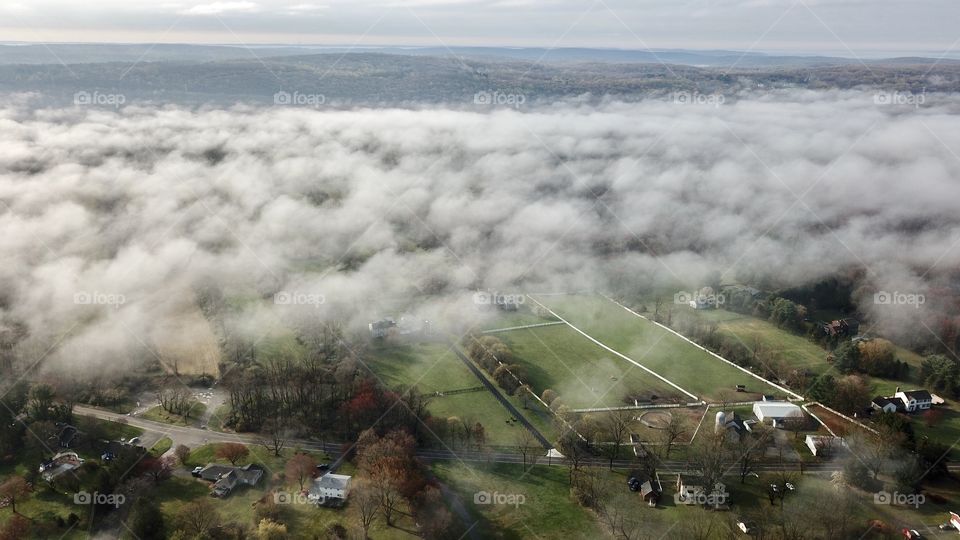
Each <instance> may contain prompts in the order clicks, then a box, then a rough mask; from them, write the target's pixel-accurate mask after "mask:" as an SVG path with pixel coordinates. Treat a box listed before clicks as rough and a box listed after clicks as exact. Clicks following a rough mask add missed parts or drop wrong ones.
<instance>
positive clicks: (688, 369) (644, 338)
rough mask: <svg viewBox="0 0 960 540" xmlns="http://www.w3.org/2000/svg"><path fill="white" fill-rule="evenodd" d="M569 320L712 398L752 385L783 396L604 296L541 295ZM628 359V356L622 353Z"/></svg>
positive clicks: (753, 394) (751, 388)
mask: <svg viewBox="0 0 960 540" xmlns="http://www.w3.org/2000/svg"><path fill="white" fill-rule="evenodd" d="M537 300H538V301H539V302H541V303H542V304H544V305H545V306H547V307H549V308H550V309H552V310H553V311H554V312H556V313H557V314H558V315H560V316H561V317H563V318H564V319H566V320H567V321H568V322H570V324H572V325H574V326H576V327H577V328H579V329H580V330H582V331H584V332H586V333H587V334H589V335H590V336H591V337H593V338H594V339H596V340H598V341H600V342H601V343H603V344H604V345H606V346H608V347H610V348H611V349H613V350H615V351H617V352H619V353H621V354H623V355H625V356H627V357H629V358H631V359H633V360H634V361H635V362H638V363H640V364H642V365H643V366H645V367H647V368H648V369H650V370H651V371H654V372H655V373H657V374H659V375H661V376H663V377H665V378H667V379H669V380H670V381H671V382H673V383H674V384H677V385H679V386H680V387H681V388H683V389H684V390H686V391H688V392H692V393H694V394H696V395H697V396H698V397H700V398H701V399H705V400H707V401H713V400H718V399H720V398H722V397H724V395H726V394H729V393H730V392H732V391H734V389H735V387H736V385H738V384H743V385H746V386H747V390H748V393H749V394H750V395H748V396H744V397H745V398H746V399H753V398H756V397H757V395H758V394H773V395H777V396H783V392H781V391H780V390H777V389H776V388H774V387H773V386H770V385H769V384H766V383H764V382H763V381H761V380H759V379H757V378H755V377H752V376H751V375H748V374H747V373H744V372H743V371H741V370H740V369H738V368H736V367H734V366H731V365H729V364H727V363H725V362H723V361H721V360H718V359H717V358H714V357H713V356H711V355H710V354H707V353H706V352H705V351H702V350H700V349H698V348H697V347H694V346H693V345H691V344H690V343H687V342H686V341H684V340H683V339H681V338H680V337H678V336H676V335H674V334H672V333H671V332H668V331H667V330H664V329H663V328H660V327H659V326H657V325H655V324H653V323H652V322H650V321H648V320H645V319H642V318H640V317H637V316H636V315H633V314H632V313H629V312H628V311H626V310H625V309H623V308H622V307H620V306H618V305H617V304H615V303H613V302H611V301H609V300H607V299H606V298H603V297H602V296H588V295H571V296H551V297H542V298H537ZM620 360H621V361H622V362H624V363H625V364H627V365H629V363H627V361H626V360H623V359H620Z"/></svg>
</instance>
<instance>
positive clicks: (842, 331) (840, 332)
mask: <svg viewBox="0 0 960 540" xmlns="http://www.w3.org/2000/svg"><path fill="white" fill-rule="evenodd" d="M820 331H821V332H823V333H824V335H827V336H830V337H837V336H854V335H856V334H857V333H858V332H859V331H860V321H858V320H856V319H849V318H848V319H837V320H833V321H830V322H821V323H820Z"/></svg>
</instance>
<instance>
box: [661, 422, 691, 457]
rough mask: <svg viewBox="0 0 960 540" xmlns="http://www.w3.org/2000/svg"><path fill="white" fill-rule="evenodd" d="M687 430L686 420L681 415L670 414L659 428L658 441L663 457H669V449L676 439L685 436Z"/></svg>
mask: <svg viewBox="0 0 960 540" xmlns="http://www.w3.org/2000/svg"><path fill="white" fill-rule="evenodd" d="M688 431H689V426H688V425H687V420H686V418H684V417H683V416H681V415H679V414H675V413H671V414H670V420H669V421H668V422H667V423H666V425H664V426H663V427H662V428H661V429H660V443H661V448H663V449H664V450H663V459H669V458H670V451H671V450H672V449H673V445H674V443H676V442H677V440H678V439H680V438H681V437H683V436H685V435H686V434H687V432H688Z"/></svg>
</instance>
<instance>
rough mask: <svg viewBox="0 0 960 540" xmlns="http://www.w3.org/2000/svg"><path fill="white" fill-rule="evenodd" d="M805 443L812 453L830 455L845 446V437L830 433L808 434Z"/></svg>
mask: <svg viewBox="0 0 960 540" xmlns="http://www.w3.org/2000/svg"><path fill="white" fill-rule="evenodd" d="M804 443H805V444H806V445H807V448H809V449H810V453H811V454H813V455H815V456H820V455H829V454H830V453H832V452H834V451H835V450H837V449H838V448H840V447H843V446H844V442H843V439H841V438H840V437H831V436H829V435H807V438H806V439H805V440H804Z"/></svg>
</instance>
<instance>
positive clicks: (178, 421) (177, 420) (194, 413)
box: [140, 401, 207, 426]
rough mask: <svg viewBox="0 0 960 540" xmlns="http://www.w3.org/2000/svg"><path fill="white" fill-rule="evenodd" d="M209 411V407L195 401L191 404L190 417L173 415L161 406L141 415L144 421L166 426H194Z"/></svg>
mask: <svg viewBox="0 0 960 540" xmlns="http://www.w3.org/2000/svg"><path fill="white" fill-rule="evenodd" d="M206 410H207V406H206V405H204V404H203V403H200V402H199V401H194V402H192V403H191V404H190V412H189V414H188V415H186V416H184V415H179V414H173V413H171V412H170V411H167V410H165V409H164V408H163V407H161V406H160V405H157V406H156V407H153V408H151V409H150V410H148V411H145V412H144V413H143V414H141V415H140V417H141V418H143V419H144V420H152V421H154V422H163V423H164V424H170V425H173V426H192V425H195V424H197V423H198V422H199V419H200V417H201V416H203V413H204V412H205V411H206Z"/></svg>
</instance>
